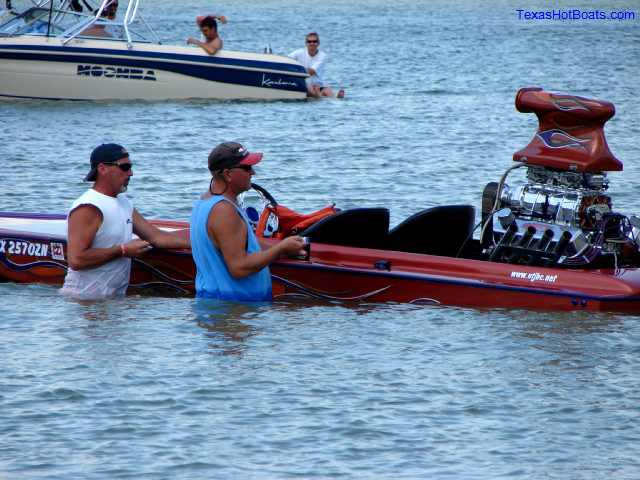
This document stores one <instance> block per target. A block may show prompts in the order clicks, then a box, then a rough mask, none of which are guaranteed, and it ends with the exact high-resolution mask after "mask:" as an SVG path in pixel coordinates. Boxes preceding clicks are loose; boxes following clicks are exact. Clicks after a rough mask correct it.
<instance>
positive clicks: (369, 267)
mask: <svg viewBox="0 0 640 480" xmlns="http://www.w3.org/2000/svg"><path fill="white" fill-rule="evenodd" d="M516 106H517V108H518V109H519V110H520V111H524V112H535V113H536V114H537V115H538V116H539V118H540V130H539V131H538V132H537V133H536V135H535V136H534V138H533V140H532V141H531V143H530V144H529V145H528V146H527V147H526V148H525V149H524V150H521V151H519V152H516V154H514V158H515V159H516V160H519V163H517V164H514V167H512V168H511V169H509V170H507V172H506V173H505V175H504V176H503V178H502V179H501V181H500V182H499V183H490V184H488V185H487V186H486V187H485V189H484V192H483V202H482V213H481V218H482V221H481V223H479V224H477V225H476V227H477V226H479V225H482V228H481V229H480V233H479V238H474V237H473V233H474V230H476V229H475V227H474V223H475V210H474V208H473V207H472V206H469V205H445V206H440V207H435V208H430V209H427V210H423V211H421V212H418V213H416V214H415V215H412V216H411V217H409V218H408V219H406V220H405V221H403V222H401V223H400V224H399V225H397V226H396V227H394V228H392V229H389V211H388V210H387V209H385V208H357V209H352V210H344V211H339V212H332V211H331V209H325V210H323V211H322V212H321V213H318V214H309V215H298V214H296V213H295V212H291V211H290V210H288V209H286V208H284V207H283V206H281V205H278V203H277V202H276V201H275V200H274V199H273V197H272V196H271V195H269V194H268V192H265V191H264V190H263V189H260V187H257V186H256V189H257V190H258V191H262V195H263V198H264V199H265V200H264V209H263V210H262V213H261V214H260V215H258V213H257V211H255V209H253V210H251V211H249V209H251V208H252V207H251V206H248V205H247V204H245V206H246V207H247V209H248V213H250V215H249V217H250V218H254V219H255V220H256V221H257V222H256V231H257V233H258V235H261V236H263V237H265V239H266V240H267V241H269V238H266V237H276V236H286V235H289V234H291V233H293V232H298V233H300V234H302V235H304V236H307V237H309V238H310V239H311V249H310V255H309V258H305V259H283V260H280V261H278V262H276V263H275V264H273V266H272V270H271V271H272V278H273V291H274V296H275V297H276V298H286V297H288V296H306V297H311V298H319V299H325V300H330V301H357V302H409V303H415V304H426V305H459V306H474V307H519V308H533V309H548V310H606V311H626V312H634V313H635V312H640V252H639V244H638V239H639V238H640V219H639V218H637V217H633V216H631V217H627V216H625V215H622V214H619V213H617V212H615V211H613V210H612V201H611V198H610V197H609V196H608V195H606V189H607V187H608V179H607V178H606V171H611V170H621V169H622V164H621V163H620V162H619V161H618V160H617V159H616V158H615V157H614V156H613V155H612V154H611V152H610V151H609V149H608V147H607V143H606V140H605V138H604V131H603V126H604V123H605V122H606V121H607V120H608V119H609V118H611V116H613V105H611V104H610V103H608V102H604V101H598V100H590V99H585V98H581V97H575V96H570V95H559V94H553V93H549V92H545V91H542V90H540V89H522V90H521V91H520V92H518V96H517V97H516ZM520 167H525V168H526V169H527V183H525V184H523V185H520V186H517V187H516V186H508V185H507V184H506V183H505V181H506V177H507V174H508V172H509V171H510V170H512V169H513V168H520ZM156 224H157V225H158V226H160V227H162V228H166V229H174V230H180V231H182V232H183V234H184V235H187V234H188V228H189V226H188V224H186V223H184V222H169V221H156ZM65 229H66V227H65V219H64V216H62V215H48V214H21V213H0V278H4V279H5V280H9V281H14V282H25V283H33V282H40V283H49V284H57V285H59V284H61V283H62V280H63V277H64V274H65V270H66V263H65V243H66V242H65ZM194 274H195V267H194V264H193V261H192V258H191V255H190V252H188V251H163V250H157V251H153V252H152V253H151V254H149V255H146V256H145V257H142V258H139V259H135V260H134V262H133V270H132V278H131V290H130V291H131V292H141V291H142V292H144V291H149V292H152V293H156V294H167V293H171V294H184V295H191V294H193V288H194V285H193V279H194Z"/></svg>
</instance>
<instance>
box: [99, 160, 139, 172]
mask: <svg viewBox="0 0 640 480" xmlns="http://www.w3.org/2000/svg"><path fill="white" fill-rule="evenodd" d="M102 163H103V164H104V165H115V166H116V167H118V168H119V169H120V170H122V171H123V172H128V171H129V170H131V167H133V164H132V163H128V162H127V163H116V162H102Z"/></svg>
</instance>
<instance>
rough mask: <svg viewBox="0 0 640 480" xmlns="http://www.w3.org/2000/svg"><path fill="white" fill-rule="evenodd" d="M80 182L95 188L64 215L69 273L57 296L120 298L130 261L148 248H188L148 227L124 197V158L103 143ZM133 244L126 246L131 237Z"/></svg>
mask: <svg viewBox="0 0 640 480" xmlns="http://www.w3.org/2000/svg"><path fill="white" fill-rule="evenodd" d="M90 164H91V170H90V171H89V173H88V174H87V176H86V177H85V181H88V182H95V183H94V185H93V187H92V188H90V189H89V190H87V191H86V192H85V193H84V194H83V195H81V196H80V197H79V198H78V199H77V200H76V201H74V202H73V204H72V205H71V208H70V209H69V213H68V214H67V261H68V265H69V269H68V271H67V275H66V277H65V280H64V286H63V287H62V293H64V294H65V295H68V296H70V297H73V298H77V299H90V300H95V299H103V298H109V297H116V296H123V295H125V293H126V291H127V287H128V285H129V276H130V271H131V258H133V257H139V256H141V255H143V254H144V253H146V252H147V251H149V250H150V249H151V248H153V247H159V248H189V246H190V241H189V239H188V238H186V237H180V236H178V235H177V234H173V233H167V232H163V231H161V230H159V229H158V228H156V227H155V226H153V225H152V224H150V223H149V222H148V221H147V220H145V218H144V217H143V216H142V215H140V213H138V211H137V210H136V209H135V208H133V205H132V204H131V202H130V201H129V199H128V198H127V197H126V195H125V194H124V191H125V190H126V189H127V186H128V185H129V180H130V179H131V177H132V175H133V171H132V170H131V168H132V163H131V160H130V159H129V153H128V152H127V150H126V149H125V148H124V147H122V146H121V145H118V144H115V143H106V144H102V145H99V146H98V147H96V148H95V149H94V150H93V152H92V153H91V160H90ZM133 233H135V234H136V235H138V237H140V238H138V239H135V240H132V234H133Z"/></svg>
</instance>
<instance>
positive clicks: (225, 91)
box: [0, 0, 307, 100]
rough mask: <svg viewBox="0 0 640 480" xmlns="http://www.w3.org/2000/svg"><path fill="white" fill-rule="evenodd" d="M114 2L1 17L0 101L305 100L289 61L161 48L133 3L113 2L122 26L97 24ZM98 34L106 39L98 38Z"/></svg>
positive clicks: (297, 69)
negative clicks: (89, 10)
mask: <svg viewBox="0 0 640 480" xmlns="http://www.w3.org/2000/svg"><path fill="white" fill-rule="evenodd" d="M113 1H114V0H101V1H100V2H99V3H98V4H97V6H96V8H95V13H90V14H87V13H86V12H80V11H77V7H76V8H75V9H74V8H72V7H73V4H74V2H72V1H71V0H63V1H55V0H49V1H41V2H39V3H38V4H37V5H36V6H32V7H30V8H28V9H26V10H25V11H23V12H20V13H19V14H15V15H10V16H8V17H5V18H4V23H2V24H0V97H19V98H46V99H73V100H104V99H119V100H130V99H142V100H164V99H184V98H209V99H254V100H279V99H304V98H306V86H305V78H306V77H307V73H306V71H305V70H304V68H303V67H302V66H301V65H299V64H298V63H297V62H296V61H294V60H292V59H290V58H287V57H283V56H279V55H271V54H262V53H246V52H234V51H227V50H221V51H219V52H217V53H216V55H213V56H210V55H208V54H207V53H205V52H203V51H202V50H201V49H200V48H194V47H186V46H175V45H163V44H161V43H160V42H159V40H158V39H157V36H156V35H155V33H154V32H153V30H151V28H150V27H149V25H148V24H147V23H146V22H144V21H143V20H142V19H141V17H140V14H139V12H138V4H139V0H130V1H128V2H122V1H121V2H120V3H121V5H120V9H121V10H120V11H124V13H123V14H122V20H121V21H116V20H109V19H107V18H105V17H103V16H102V12H103V11H104V10H105V8H108V7H109V5H110V4H111V3H112V2H113ZM76 3H77V2H76ZM85 3H86V2H85ZM123 3H126V8H124V5H123ZM97 29H101V31H103V32H104V31H106V32H108V33H107V34H101V35H97V34H96V33H95V32H96V31H97ZM151 38H153V39H154V40H153V41H152V40H150V39H151Z"/></svg>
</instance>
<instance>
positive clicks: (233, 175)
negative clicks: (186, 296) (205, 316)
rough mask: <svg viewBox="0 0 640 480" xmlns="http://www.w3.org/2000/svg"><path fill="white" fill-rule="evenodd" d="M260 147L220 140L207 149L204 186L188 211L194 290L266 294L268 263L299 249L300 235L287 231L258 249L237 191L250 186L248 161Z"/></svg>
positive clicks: (248, 296)
mask: <svg viewBox="0 0 640 480" xmlns="http://www.w3.org/2000/svg"><path fill="white" fill-rule="evenodd" d="M261 160H262V153H250V152H248V151H247V150H246V149H245V148H244V147H243V146H242V145H241V144H239V143H235V142H225V143H221V144H220V145H218V146H217V147H215V148H214V149H213V150H212V151H211V153H210V154H209V171H210V172H211V175H212V177H213V178H212V179H211V182H210V184H209V190H208V191H207V192H205V193H204V194H203V195H202V197H201V199H200V200H198V201H196V202H195V203H194V207H193V211H192V213H191V252H192V255H193V260H194V262H195V264H196V296H198V297H204V298H216V299H219V300H232V301H242V302H261V301H269V300H271V273H270V271H269V267H268V265H269V264H270V263H272V262H273V261H275V260H277V259H278V258H280V257H281V256H283V255H304V254H305V252H304V241H303V239H302V238H301V237H297V236H292V237H287V238H285V239H284V240H282V241H280V242H279V243H276V244H273V245H271V246H266V245H265V248H264V249H263V247H262V246H261V244H260V243H259V241H258V239H257V237H256V235H255V233H254V232H253V229H252V228H251V226H250V223H249V219H248V218H247V216H246V214H245V212H244V211H243V210H242V209H241V208H240V207H239V206H238V204H237V197H238V195H239V194H240V193H242V192H244V191H247V190H249V189H250V188H251V177H252V176H253V174H254V173H255V172H254V170H253V166H254V165H256V164H257V163H258V162H260V161H261Z"/></svg>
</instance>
